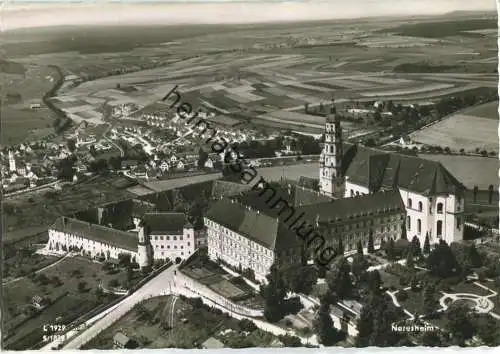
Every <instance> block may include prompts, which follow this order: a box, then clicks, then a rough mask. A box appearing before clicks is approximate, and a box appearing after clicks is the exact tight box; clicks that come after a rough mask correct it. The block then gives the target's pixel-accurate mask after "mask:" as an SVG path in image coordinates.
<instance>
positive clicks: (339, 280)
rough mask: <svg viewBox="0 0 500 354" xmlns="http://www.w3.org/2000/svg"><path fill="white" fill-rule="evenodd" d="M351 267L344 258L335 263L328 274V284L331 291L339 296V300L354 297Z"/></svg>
mask: <svg viewBox="0 0 500 354" xmlns="http://www.w3.org/2000/svg"><path fill="white" fill-rule="evenodd" d="M350 271H351V267H350V266H349V262H347V259H345V258H344V257H343V256H341V257H339V259H338V260H337V261H336V262H335V264H334V265H333V267H332V269H331V270H330V271H329V272H327V274H326V282H327V284H328V288H329V289H330V291H332V292H334V293H336V294H337V296H338V297H339V299H345V298H348V297H350V296H351V295H352V279H351V275H350Z"/></svg>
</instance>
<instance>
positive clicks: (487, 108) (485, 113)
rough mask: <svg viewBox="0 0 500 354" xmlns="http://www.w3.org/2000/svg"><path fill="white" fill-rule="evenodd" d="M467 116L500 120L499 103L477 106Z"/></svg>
mask: <svg viewBox="0 0 500 354" xmlns="http://www.w3.org/2000/svg"><path fill="white" fill-rule="evenodd" d="M467 114H468V115H470V116H475V117H482V118H489V119H493V120H498V101H495V102H488V103H485V104H482V105H480V106H476V107H474V108H472V109H471V110H469V111H467Z"/></svg>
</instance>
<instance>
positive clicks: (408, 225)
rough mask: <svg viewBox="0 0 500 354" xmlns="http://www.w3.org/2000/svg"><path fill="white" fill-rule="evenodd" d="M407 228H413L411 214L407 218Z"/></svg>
mask: <svg viewBox="0 0 500 354" xmlns="http://www.w3.org/2000/svg"><path fill="white" fill-rule="evenodd" d="M406 228H407V229H408V230H411V218H410V216H409V215H408V217H407V218H406Z"/></svg>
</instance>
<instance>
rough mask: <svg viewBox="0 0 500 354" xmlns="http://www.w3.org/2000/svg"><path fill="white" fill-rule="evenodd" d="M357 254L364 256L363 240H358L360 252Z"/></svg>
mask: <svg viewBox="0 0 500 354" xmlns="http://www.w3.org/2000/svg"><path fill="white" fill-rule="evenodd" d="M357 254H359V255H361V256H362V255H363V245H362V243H361V240H358V251H357Z"/></svg>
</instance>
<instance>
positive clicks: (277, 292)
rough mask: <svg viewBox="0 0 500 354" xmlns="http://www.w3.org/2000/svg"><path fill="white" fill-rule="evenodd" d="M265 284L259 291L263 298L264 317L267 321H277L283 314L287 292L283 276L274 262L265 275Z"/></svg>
mask: <svg viewBox="0 0 500 354" xmlns="http://www.w3.org/2000/svg"><path fill="white" fill-rule="evenodd" d="M266 278H267V284H266V285H262V286H261V289H260V292H261V295H262V297H263V298H264V302H265V304H264V317H265V318H266V320H267V321H269V322H278V321H279V320H281V319H282V318H283V317H284V316H285V306H286V304H285V297H286V294H287V292H288V289H287V287H286V284H285V282H284V280H283V276H282V274H281V273H280V271H279V269H278V267H277V266H276V264H273V265H272V266H271V268H270V270H269V274H268V275H267V276H266Z"/></svg>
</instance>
